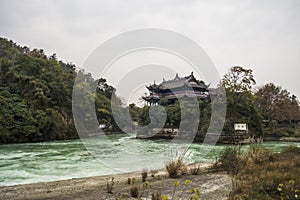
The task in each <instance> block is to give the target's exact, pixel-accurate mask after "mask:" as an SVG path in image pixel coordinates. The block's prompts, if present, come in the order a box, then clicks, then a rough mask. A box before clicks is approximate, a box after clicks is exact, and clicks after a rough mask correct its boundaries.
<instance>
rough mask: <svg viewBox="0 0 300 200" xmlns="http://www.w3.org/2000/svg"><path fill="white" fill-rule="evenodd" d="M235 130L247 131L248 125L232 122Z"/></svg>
mask: <svg viewBox="0 0 300 200" xmlns="http://www.w3.org/2000/svg"><path fill="white" fill-rule="evenodd" d="M234 130H235V131H247V130H248V127H247V124H234Z"/></svg>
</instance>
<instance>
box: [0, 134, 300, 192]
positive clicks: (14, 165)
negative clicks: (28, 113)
mask: <svg viewBox="0 0 300 200" xmlns="http://www.w3.org/2000/svg"><path fill="white" fill-rule="evenodd" d="M133 138H134V135H122V134H118V135H111V136H108V137H107V138H98V139H89V140H67V141H54V142H41V143H25V144H7V145H0V186H9V185H18V184H26V183H35V182H47V181H55V180H63V179H70V178H81V177H89V176H99V175H107V174H116V173H120V172H130V171H139V170H142V169H148V170H151V169H158V168H162V167H163V166H164V165H165V163H166V162H167V161H168V160H171V159H172V158H173V157H176V156H178V154H179V153H180V152H185V150H187V151H186V153H185V162H186V163H195V162H201V163H207V162H212V161H214V160H216V158H217V157H218V155H219V153H220V151H221V150H222V149H224V148H225V145H215V146H210V145H200V144H192V145H190V146H186V145H180V144H172V143H170V142H168V141H151V140H137V139H133ZM290 144H296V145H298V146H300V144H299V143H284V142H267V143H264V144H263V146H264V147H265V148H266V149H269V150H270V151H273V152H280V151H281V150H282V148H283V147H285V146H288V145H290ZM247 148H249V146H247V145H246V146H243V147H242V150H246V149H247ZM175 149H184V150H183V151H178V150H175ZM207 149H210V151H209V153H208V154H206V153H205V154H203V152H208V151H207Z"/></svg>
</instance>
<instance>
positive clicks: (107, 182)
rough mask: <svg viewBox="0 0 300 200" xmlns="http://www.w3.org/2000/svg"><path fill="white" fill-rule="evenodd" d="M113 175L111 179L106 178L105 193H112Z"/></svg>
mask: <svg viewBox="0 0 300 200" xmlns="http://www.w3.org/2000/svg"><path fill="white" fill-rule="evenodd" d="M114 179H115V178H114V177H112V178H111V181H110V182H109V178H107V179H106V191H107V193H111V194H112V193H113V189H114V184H115V181H114Z"/></svg>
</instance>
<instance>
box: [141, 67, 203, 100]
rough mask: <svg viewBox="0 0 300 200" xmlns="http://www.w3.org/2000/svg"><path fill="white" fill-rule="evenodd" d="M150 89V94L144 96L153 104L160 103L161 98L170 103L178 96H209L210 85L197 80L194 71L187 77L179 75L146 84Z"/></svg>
mask: <svg viewBox="0 0 300 200" xmlns="http://www.w3.org/2000/svg"><path fill="white" fill-rule="evenodd" d="M146 87H147V89H148V90H149V93H150V94H149V96H145V97H142V98H143V99H144V100H145V101H146V102H149V103H150V105H151V104H156V103H159V101H160V100H161V99H166V100H167V103H168V104H173V103H174V102H175V101H176V100H177V99H178V98H185V97H186V98H188V97H195V96H196V97H198V98H201V99H204V98H206V97H207V96H208V87H209V85H205V83H204V82H203V81H199V80H197V79H196V78H195V77H194V75H193V72H192V73H191V75H189V76H186V77H179V76H178V74H176V76H175V78H174V79H172V80H168V81H166V80H165V79H163V82H162V83H160V84H159V85H157V84H155V82H154V84H152V85H150V86H146Z"/></svg>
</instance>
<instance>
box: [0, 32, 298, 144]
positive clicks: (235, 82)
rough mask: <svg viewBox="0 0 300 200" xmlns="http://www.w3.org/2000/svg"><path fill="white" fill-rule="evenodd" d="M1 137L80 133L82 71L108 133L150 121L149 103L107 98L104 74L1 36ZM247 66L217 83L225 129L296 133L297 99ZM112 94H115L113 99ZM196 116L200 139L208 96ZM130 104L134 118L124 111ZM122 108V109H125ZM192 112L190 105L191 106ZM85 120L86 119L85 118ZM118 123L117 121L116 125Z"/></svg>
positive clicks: (172, 111)
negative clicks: (76, 114)
mask: <svg viewBox="0 0 300 200" xmlns="http://www.w3.org/2000/svg"><path fill="white" fill-rule="evenodd" d="M0 71H1V72H0V143H21V142H40V141H52V140H64V139H75V138H78V134H77V132H76V128H75V126H74V120H73V115H72V90H73V85H74V81H75V77H76V76H81V77H82V78H83V79H84V81H83V83H82V89H83V90H91V89H94V88H95V87H96V90H95V91H96V93H95V94H91V98H95V109H96V115H97V119H98V121H99V124H105V128H104V131H105V132H107V133H115V132H122V129H123V130H124V128H126V129H127V130H129V131H130V130H132V131H134V130H135V128H136V124H138V125H139V126H145V125H147V124H149V123H150V118H149V110H150V107H149V106H147V105H144V106H142V107H139V106H137V105H136V104H134V103H132V104H130V105H129V106H126V105H124V103H123V102H122V101H121V99H120V98H118V97H117V98H111V97H112V95H114V94H115V89H114V88H113V87H112V86H110V85H109V84H108V83H107V80H105V79H104V78H101V79H98V80H94V78H93V77H92V76H91V74H89V73H86V72H84V70H79V69H78V68H76V66H75V65H74V64H72V63H65V62H63V61H58V60H57V56H56V54H55V53H54V54H52V55H50V56H47V55H46V54H45V52H44V51H43V50H42V49H29V48H28V47H26V46H25V47H21V46H19V45H17V44H16V43H15V42H13V41H11V40H8V39H5V38H0ZM255 85H256V81H255V78H254V76H253V73H252V70H251V69H245V68H243V67H240V66H234V67H231V68H230V69H229V71H228V73H227V74H225V75H224V77H223V78H222V80H221V81H220V83H219V87H221V86H222V87H224V88H225V90H226V98H227V100H226V101H227V114H226V120H225V125H224V128H223V131H222V132H223V133H225V134H234V130H233V125H234V123H239V122H240V123H247V124H248V126H249V132H250V134H252V135H255V136H262V137H274V138H279V137H283V136H286V137H297V136H300V131H299V128H298V123H299V121H300V111H299V102H298V100H297V97H296V96H295V95H293V94H290V92H289V91H287V90H286V89H284V88H282V87H280V86H276V85H275V84H273V83H268V84H265V85H263V86H260V87H255ZM112 99H113V100H112ZM198 103H199V110H200V122H199V127H198V131H197V136H196V138H195V141H196V142H201V141H202V140H203V138H204V136H205V134H206V131H207V129H208V126H209V121H210V118H211V101H210V99H209V98H208V99H204V100H200V99H199V100H198ZM112 104H113V105H116V107H117V108H118V109H119V110H120V111H121V112H119V113H124V115H122V114H121V115H120V116H118V117H120V118H121V119H122V120H123V124H121V125H120V124H117V123H116V122H115V120H114V117H113V114H112V109H111V105H112ZM159 104H160V105H162V106H164V108H165V110H166V113H167V119H166V125H165V127H170V128H177V127H178V126H179V124H180V119H181V115H184V113H181V110H180V105H179V103H175V104H174V105H172V106H169V105H165V103H164V100H163V99H162V100H161V102H160V103H159ZM128 109H129V113H130V115H131V118H132V120H133V121H134V122H135V124H132V123H131V122H132V121H131V120H129V119H128V116H127V115H126V114H125V113H126V112H125V111H126V110H128ZM123 111H124V112H123ZM190 112H191V113H192V112H193V110H191V111H190ZM85 120H87V119H85ZM120 126H121V127H120Z"/></svg>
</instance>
